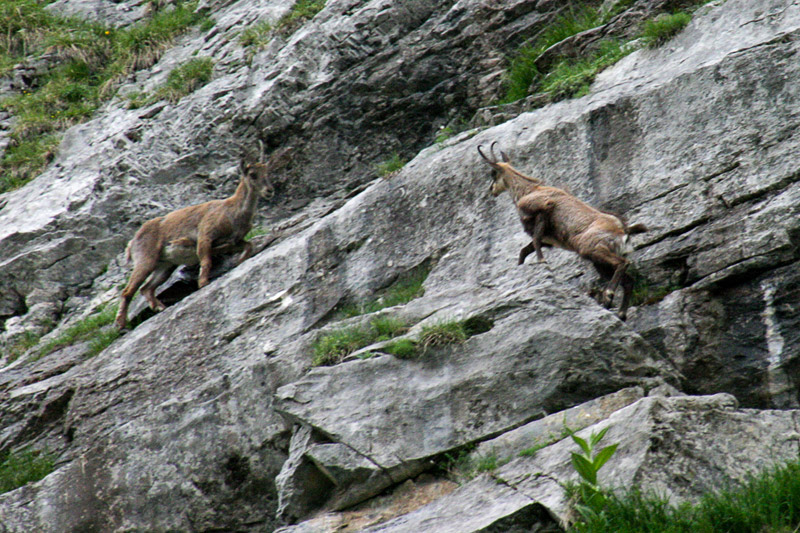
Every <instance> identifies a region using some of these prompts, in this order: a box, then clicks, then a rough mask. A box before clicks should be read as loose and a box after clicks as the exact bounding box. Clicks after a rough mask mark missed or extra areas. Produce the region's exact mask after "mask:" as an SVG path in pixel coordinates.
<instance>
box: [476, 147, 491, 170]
mask: <svg viewBox="0 0 800 533" xmlns="http://www.w3.org/2000/svg"><path fill="white" fill-rule="evenodd" d="M482 146H483V145H482V144H479V145H478V153H479V154H481V157H482V158H484V159H485V160H486V162H488V163H489V164H490V165H491V164H494V161H492V160H491V159H489V158H488V157H486V154H484V153H483V150H481V147H482Z"/></svg>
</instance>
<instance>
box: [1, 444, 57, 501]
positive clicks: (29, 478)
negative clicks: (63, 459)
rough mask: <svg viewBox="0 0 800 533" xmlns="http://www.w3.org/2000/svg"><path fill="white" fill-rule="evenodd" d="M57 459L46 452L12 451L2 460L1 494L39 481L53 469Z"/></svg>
mask: <svg viewBox="0 0 800 533" xmlns="http://www.w3.org/2000/svg"><path fill="white" fill-rule="evenodd" d="M54 465H55V459H54V457H53V456H52V455H50V454H49V453H46V452H40V451H36V450H22V451H19V452H11V453H10V454H8V455H7V456H6V457H5V458H4V459H3V460H2V461H0V494H2V493H4V492H10V491H12V490H14V489H17V488H19V487H21V486H23V485H25V484H27V483H32V482H34V481H39V480H40V479H42V478H44V477H45V476H47V475H48V474H49V473H50V472H52V471H53V467H54Z"/></svg>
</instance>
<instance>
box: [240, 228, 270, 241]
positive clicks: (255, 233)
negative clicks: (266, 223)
mask: <svg viewBox="0 0 800 533" xmlns="http://www.w3.org/2000/svg"><path fill="white" fill-rule="evenodd" d="M267 233H269V228H265V227H262V226H256V227H254V228H253V229H251V230H250V231H248V232H247V234H246V235H245V236H244V240H245V241H249V240H251V239H255V238H256V237H261V236H262V235H266V234H267Z"/></svg>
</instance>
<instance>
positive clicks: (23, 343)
mask: <svg viewBox="0 0 800 533" xmlns="http://www.w3.org/2000/svg"><path fill="white" fill-rule="evenodd" d="M41 338H42V336H41V335H40V334H38V333H33V332H31V331H26V332H25V333H23V334H22V335H21V336H20V338H19V339H17V340H16V341H14V343H13V344H12V345H11V346H9V347H8V353H7V354H6V363H13V362H14V361H16V360H17V359H18V358H19V356H20V355H22V354H24V353H25V352H27V351H28V350H30V349H31V348H33V347H34V346H36V345H37V344H39V340H40V339H41Z"/></svg>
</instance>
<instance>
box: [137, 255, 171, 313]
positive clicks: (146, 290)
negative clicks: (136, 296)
mask: <svg viewBox="0 0 800 533" xmlns="http://www.w3.org/2000/svg"><path fill="white" fill-rule="evenodd" d="M174 270H175V265H172V264H170V263H163V262H162V263H159V264H158V265H157V266H156V269H155V271H153V274H152V275H151V276H150V279H149V280H147V283H145V284H144V285H143V286H142V296H144V298H145V299H146V300H147V303H148V304H150V309H152V310H153V311H163V310H164V309H166V308H167V306H166V305H164V304H163V303H162V302H161V300H159V299H158V298H156V289H157V288H158V287H159V285H161V284H162V283H164V282H165V281H167V279H169V277H170V275H171V274H172V272H173V271H174Z"/></svg>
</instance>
